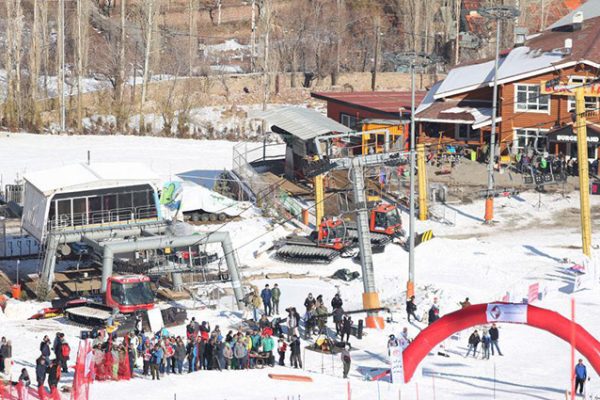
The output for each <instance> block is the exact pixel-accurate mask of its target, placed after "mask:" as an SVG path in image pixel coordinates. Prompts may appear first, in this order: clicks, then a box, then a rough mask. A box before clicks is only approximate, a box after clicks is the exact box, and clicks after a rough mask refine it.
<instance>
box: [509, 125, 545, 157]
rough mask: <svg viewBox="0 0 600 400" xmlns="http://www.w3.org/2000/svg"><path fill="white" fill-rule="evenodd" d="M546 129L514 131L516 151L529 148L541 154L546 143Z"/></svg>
mask: <svg viewBox="0 0 600 400" xmlns="http://www.w3.org/2000/svg"><path fill="white" fill-rule="evenodd" d="M546 131H547V130H546V129H515V136H514V144H515V145H516V148H517V149H518V150H526V149H528V148H531V149H533V150H535V151H538V152H542V151H544V150H546V145H547V143H548V141H547V139H546Z"/></svg>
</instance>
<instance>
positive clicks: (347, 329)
mask: <svg viewBox="0 0 600 400" xmlns="http://www.w3.org/2000/svg"><path fill="white" fill-rule="evenodd" d="M352 324H353V322H352V317H350V316H349V315H344V318H343V319H342V337H341V339H342V342H348V341H349V340H350V333H352ZM344 336H346V340H344Z"/></svg>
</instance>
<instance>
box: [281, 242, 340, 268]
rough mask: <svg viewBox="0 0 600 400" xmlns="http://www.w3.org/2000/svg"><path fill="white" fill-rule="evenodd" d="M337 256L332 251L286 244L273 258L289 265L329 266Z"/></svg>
mask: <svg viewBox="0 0 600 400" xmlns="http://www.w3.org/2000/svg"><path fill="white" fill-rule="evenodd" d="M339 255H340V252H339V251H337V250H334V249H326V248H322V247H311V246H301V245H295V244H286V245H283V246H282V247H280V248H279V249H278V250H277V252H276V253H275V258H277V259H279V260H281V261H284V262H289V263H302V264H329V263H330V262H332V261H333V260H335V259H336V258H337V257H339Z"/></svg>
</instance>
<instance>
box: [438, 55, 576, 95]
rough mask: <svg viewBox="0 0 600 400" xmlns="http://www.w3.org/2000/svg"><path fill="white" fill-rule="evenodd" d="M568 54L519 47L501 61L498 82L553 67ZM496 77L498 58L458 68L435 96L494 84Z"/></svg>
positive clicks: (452, 71)
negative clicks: (495, 68) (496, 61)
mask: <svg viewBox="0 0 600 400" xmlns="http://www.w3.org/2000/svg"><path fill="white" fill-rule="evenodd" d="M564 56H565V54H563V53H553V52H540V51H532V50H531V49H530V48H529V47H526V46H523V47H517V48H515V49H513V50H512V51H511V52H510V53H509V54H508V55H507V56H506V57H503V58H501V59H500V60H499V64H498V81H502V80H506V79H510V78H512V77H515V76H522V75H524V74H527V73H533V72H535V73H538V71H539V70H542V69H545V68H551V67H552V66H553V65H554V63H556V62H558V61H560V60H561V59H562V58H563V57H564ZM493 80H494V61H493V60H492V61H486V62H483V63H480V64H473V65H467V66H464V67H457V68H454V69H452V70H451V71H450V73H449V74H448V76H447V77H446V79H444V81H443V82H442V84H441V85H440V86H439V87H438V90H437V93H436V94H434V99H441V98H444V97H446V96H450V95H453V94H457V93H463V92H466V91H470V90H473V89H477V88H479V87H485V86H491V85H492V84H493Z"/></svg>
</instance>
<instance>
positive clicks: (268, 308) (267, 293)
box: [260, 283, 272, 317]
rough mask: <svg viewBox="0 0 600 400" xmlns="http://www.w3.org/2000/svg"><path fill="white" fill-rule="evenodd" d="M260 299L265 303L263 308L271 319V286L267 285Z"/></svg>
mask: <svg viewBox="0 0 600 400" xmlns="http://www.w3.org/2000/svg"><path fill="white" fill-rule="evenodd" d="M260 297H261V299H262V302H263V306H264V308H265V314H266V315H268V316H269V317H270V316H271V298H272V294H271V289H270V288H269V284H268V283H267V284H266V285H265V288H264V289H263V290H262V291H261V292H260Z"/></svg>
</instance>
